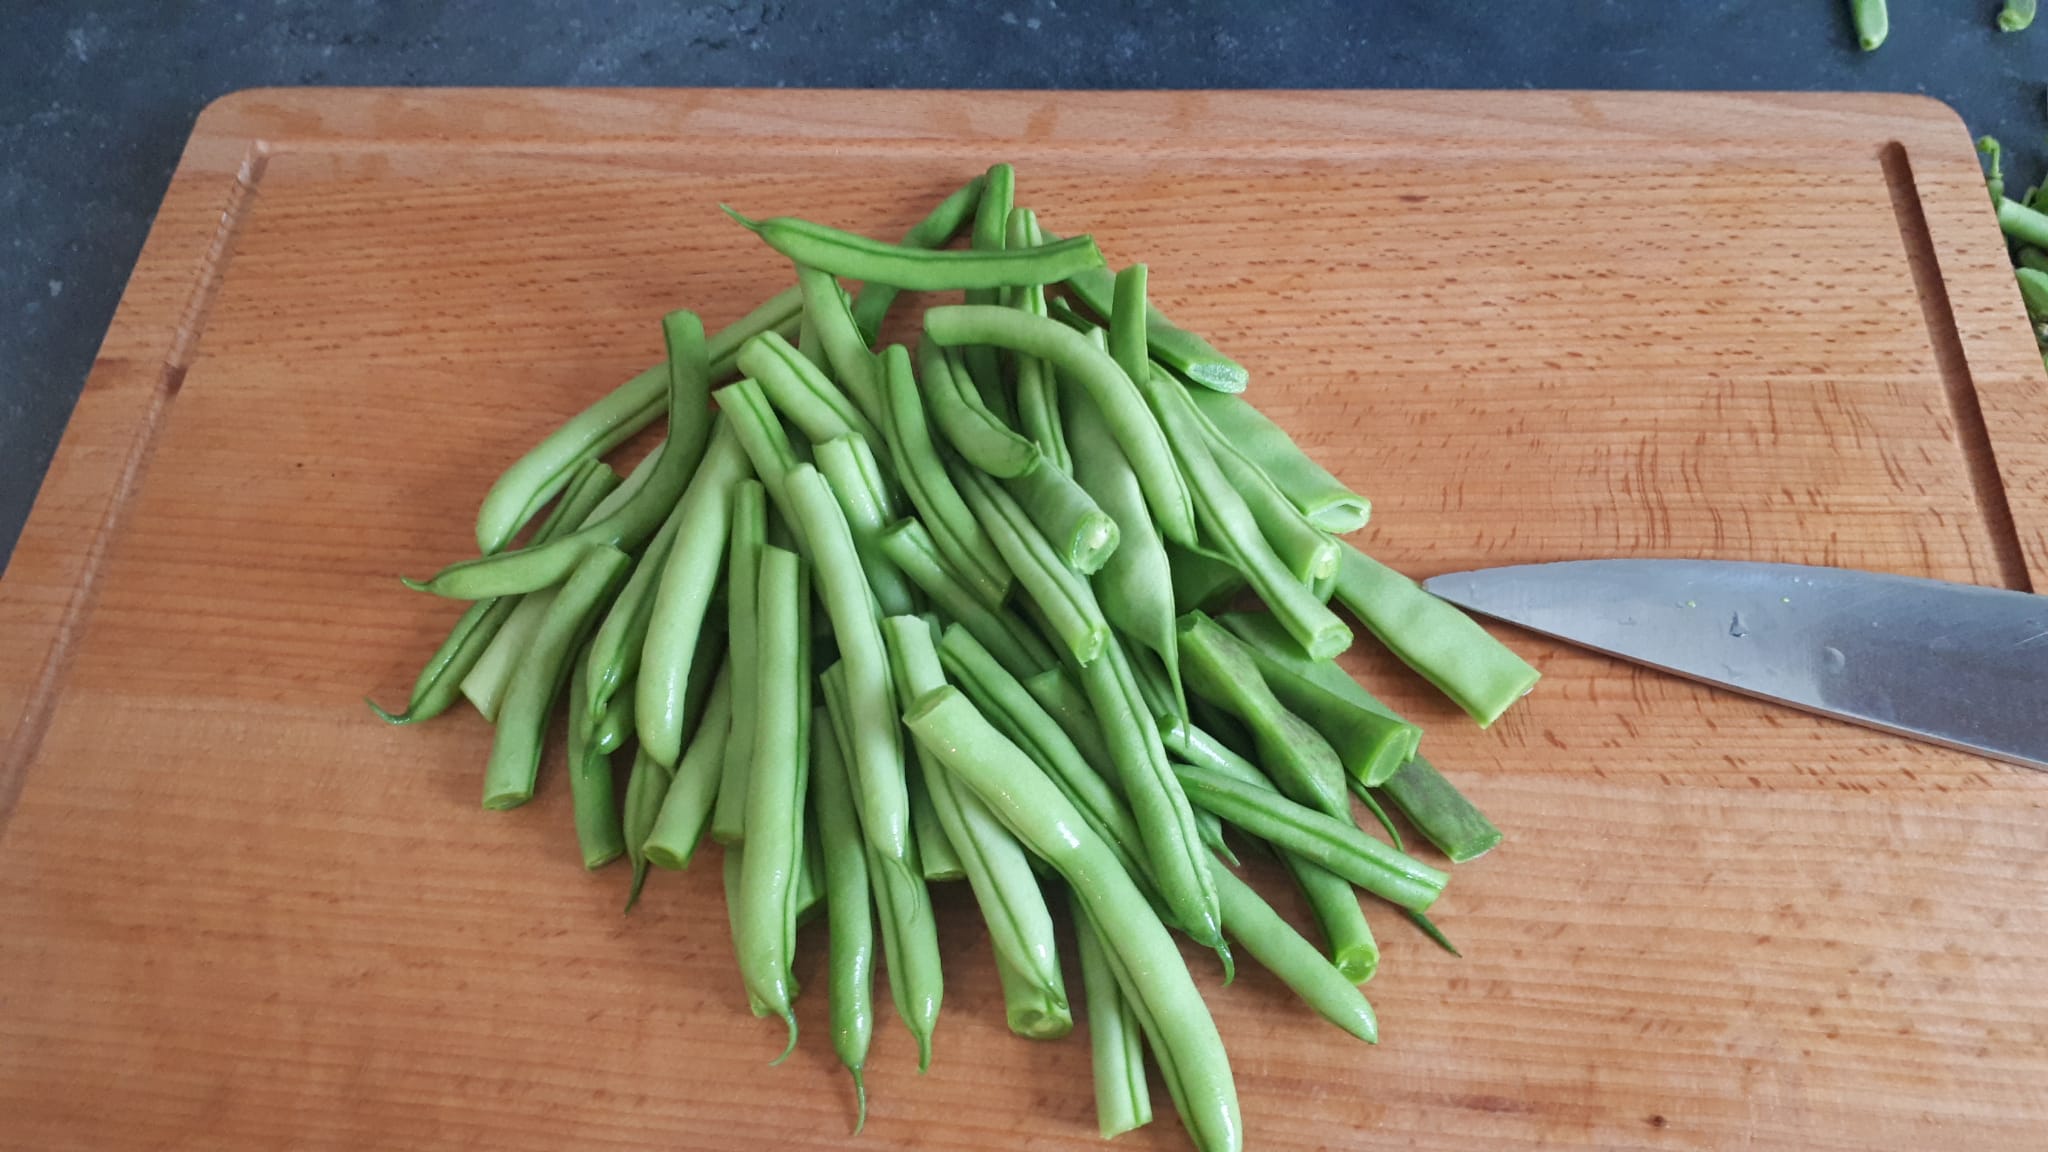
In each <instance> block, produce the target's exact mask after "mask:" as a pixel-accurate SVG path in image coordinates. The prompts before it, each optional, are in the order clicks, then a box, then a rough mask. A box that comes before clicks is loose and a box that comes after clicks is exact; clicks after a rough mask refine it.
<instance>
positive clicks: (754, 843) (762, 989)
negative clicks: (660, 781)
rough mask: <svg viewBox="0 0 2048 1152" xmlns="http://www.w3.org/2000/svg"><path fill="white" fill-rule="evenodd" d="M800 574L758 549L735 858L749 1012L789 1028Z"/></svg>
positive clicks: (802, 763) (799, 783) (797, 567)
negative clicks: (749, 740)
mask: <svg viewBox="0 0 2048 1152" xmlns="http://www.w3.org/2000/svg"><path fill="white" fill-rule="evenodd" d="M806 576H807V573H806V571H805V566H804V564H803V561H801V560H799V559H798V558H797V556H796V554H795V553H793V552H786V551H784V550H783V549H780V548H775V547H765V548H763V549H762V550H761V569H760V574H759V581H760V584H759V588H758V590H757V593H756V595H757V597H758V605H757V612H758V618H759V625H758V627H757V629H756V636H755V646H756V647H757V648H758V650H759V659H758V660H757V661H756V662H755V685H756V687H755V689H754V704H755V708H754V763H753V769H752V771H751V772H749V773H748V778H747V807H746V854H745V857H744V858H743V860H742V861H741V871H740V892H741V916H740V920H739V924H738V927H739V937H738V939H737V941H736V942H735V943H736V946H737V948H738V950H739V955H740V976H741V978H742V979H743V980H744V981H745V983H746V987H747V998H748V1002H749V1003H750V1004H752V1005H753V1006H754V1008H755V1011H756V1014H773V1015H775V1016H778V1017H780V1018H781V1019H782V1020H783V1022H784V1023H786V1024H787V1025H788V1026H789V1047H788V1048H786V1049H784V1050H783V1054H782V1057H778V1058H777V1060H778V1062H779V1061H780V1060H781V1059H782V1058H784V1057H787V1056H788V1055H789V1053H790V1051H792V1050H794V1049H795V1048H796V1033H797V1027H796V1016H795V1015H794V1013H792V1012H791V1011H790V999H791V997H792V995H793V993H792V992H791V987H790V970H789V969H790V958H791V957H790V950H791V948H792V946H793V944H794V941H793V940H792V934H793V932H794V930H795V929H794V919H795V912H794V909H795V902H796V884H797V874H798V871H799V870H800V869H801V867H802V864H803V858H802V850H803V811H804V807H803V797H804V787H805V781H806V778H807V776H808V771H807V767H808V765H809V762H810V761H809V757H808V754H807V748H806V744H805V732H806V726H807V723H808V721H809V719H810V714H811V710H810V685H811V673H810V668H809V667H808V666H807V665H806V663H805V660H804V647H805V645H804V638H805V634H806V633H807V632H808V631H809V628H808V627H807V622H806V621H805V619H804V615H805V612H806V610H807V607H808V605H809V603H810V593H809V591H808V589H807V588H806V587H805V584H806Z"/></svg>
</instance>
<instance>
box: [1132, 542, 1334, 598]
mask: <svg viewBox="0 0 2048 1152" xmlns="http://www.w3.org/2000/svg"><path fill="white" fill-rule="evenodd" d="M1166 560H1167V564H1168V565H1169V566H1170V569H1169V570H1170V571H1171V572H1172V573H1173V607H1174V611H1175V613H1176V614H1178V615H1186V614H1187V613H1189V612H1198V611H1199V612H1215V611H1218V610H1220V609H1222V608H1223V607H1224V606H1225V605H1227V604H1229V603H1230V602H1231V601H1232V600H1234V599H1236V598H1237V594H1238V593H1240V592H1242V591H1244V589H1245V580H1244V573H1242V572H1239V571H1238V570H1237V568H1236V567H1235V566H1233V565H1232V564H1231V563H1230V561H1228V560H1226V559H1224V558H1223V557H1222V556H1220V555H1218V554H1217V553H1215V552H1214V551H1212V550H1210V549H1207V548H1183V547H1181V546H1180V545H1178V544H1175V543H1174V542H1172V541H1171V540H1169V541H1167V542H1166ZM1312 591H1313V590H1312ZM1325 603H1328V601H1325Z"/></svg>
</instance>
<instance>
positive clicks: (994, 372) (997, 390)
mask: <svg viewBox="0 0 2048 1152" xmlns="http://www.w3.org/2000/svg"><path fill="white" fill-rule="evenodd" d="M1016 198H1017V173H1016V170H1015V169H1013V168H1011V167H1010V166H1009V165H1008V164H991V165H989V169H988V172H987V173H985V174H984V175H983V177H982V186H981V203H979V204H976V205H975V206H974V233H973V235H972V237H970V245H969V246H970V247H971V248H973V249H974V250H975V251H977V252H1002V251H1005V250H1007V249H1008V247H1009V223H1010V209H1011V208H1012V207H1013V206H1014V205H1015V203H1016ZM1040 289H1041V290H1043V286H1042V285H1041V286H1040ZM966 295H967V302H968V303H969V304H991V305H993V304H1000V303H1002V302H1003V301H1004V299H1005V297H1006V296H1007V293H1006V292H998V291H995V290H993V289H985V288H984V289H973V288H970V289H968V291H967V294H966ZM962 351H963V359H964V364H963V365H962V366H963V367H964V368H965V370H966V379H967V380H968V381H971V382H972V384H973V386H974V389H975V391H976V393H977V394H978V395H980V396H981V397H984V398H987V399H990V400H993V401H994V402H995V403H997V404H998V405H999V406H1001V405H1003V401H1002V399H1001V398H1002V394H1003V369H1002V361H1001V359H1000V358H999V357H998V356H997V355H996V350H995V349H993V348H988V347H982V346H976V347H972V348H967V349H964V350H962Z"/></svg>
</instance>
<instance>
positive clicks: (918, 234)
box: [853, 176, 983, 344]
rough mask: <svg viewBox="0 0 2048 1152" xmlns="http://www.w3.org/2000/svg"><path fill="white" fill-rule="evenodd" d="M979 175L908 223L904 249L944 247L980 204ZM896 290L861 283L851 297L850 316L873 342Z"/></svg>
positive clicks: (903, 243) (868, 341)
mask: <svg viewBox="0 0 2048 1152" xmlns="http://www.w3.org/2000/svg"><path fill="white" fill-rule="evenodd" d="M982 183H983V178H982V177H980V176H976V177H975V178H974V179H972V180H969V181H968V182H967V183H965V184H963V185H961V186H960V188H959V190H958V191H956V192H954V193H953V194H952V195H950V196H948V197H946V198H945V199H944V200H941V201H939V204H938V207H936V208H933V209H932V210H931V213H930V215H927V216H926V217H925V218H924V219H922V220H920V221H918V222H917V223H916V224H913V225H911V227H910V231H908V232H906V233H904V234H903V239H902V241H901V243H902V245H903V247H905V248H944V247H945V246H946V245H947V243H948V242H950V241H951V240H952V239H953V236H954V234H955V233H957V232H959V231H960V229H961V227H962V226H963V225H965V224H966V223H967V222H968V221H969V220H971V219H973V218H974V214H975V210H976V208H977V207H978V206H979V205H980V203H981V187H982ZM897 294H898V291H897V289H896V288H894V287H892V286H890V285H887V284H862V285H861V286H860V293H859V295H857V296H855V297H854V298H853V319H854V322H855V323H856V324H858V325H860V332H861V336H862V337H863V338H864V339H865V340H866V341H867V343H869V344H873V343H874V342H875V341H876V340H877V339H879V338H880V336H881V334H882V321H883V319H884V318H886V317H887V316H888V314H889V306H890V305H892V304H894V303H895V302H896V296H897Z"/></svg>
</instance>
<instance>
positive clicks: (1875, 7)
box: [1849, 0, 1892, 52]
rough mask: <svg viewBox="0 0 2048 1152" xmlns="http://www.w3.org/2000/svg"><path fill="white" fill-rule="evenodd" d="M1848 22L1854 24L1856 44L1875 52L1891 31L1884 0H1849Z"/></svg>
mask: <svg viewBox="0 0 2048 1152" xmlns="http://www.w3.org/2000/svg"><path fill="white" fill-rule="evenodd" d="M1849 22H1850V23H1852V24H1854V25H1855V26H1856V45H1857V47H1859V48H1862V49H1863V50H1864V51H1865V52H1875V51H1877V47H1878V45H1880V44H1883V43H1884V38H1885V36H1886V35H1887V34H1889V33H1890V32H1891V27H1892V21H1891V16H1890V14H1889V13H1887V12H1886V11H1885V0H1849Z"/></svg>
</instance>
